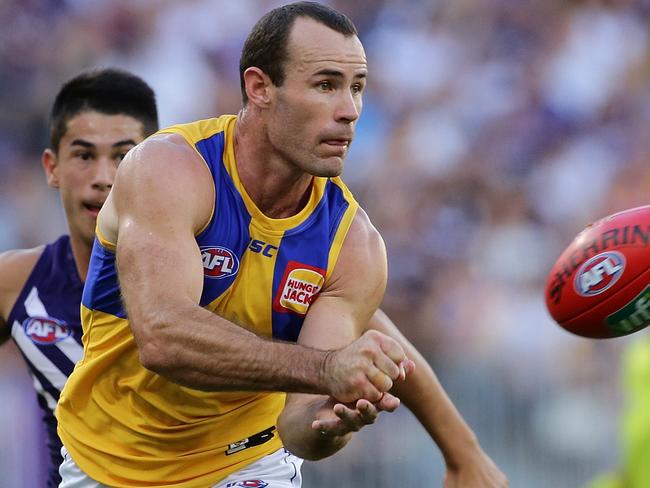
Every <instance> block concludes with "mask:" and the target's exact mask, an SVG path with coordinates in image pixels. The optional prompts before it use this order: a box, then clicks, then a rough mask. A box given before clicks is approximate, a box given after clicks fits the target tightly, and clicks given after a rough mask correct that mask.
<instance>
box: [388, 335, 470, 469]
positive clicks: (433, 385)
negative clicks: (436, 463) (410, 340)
mask: <svg viewBox="0 0 650 488" xmlns="http://www.w3.org/2000/svg"><path fill="white" fill-rule="evenodd" d="M406 354H407V355H408V357H409V358H410V359H412V360H413V361H414V362H415V364H416V368H415V371H414V372H413V373H411V374H410V375H408V376H407V378H406V381H404V382H398V383H396V385H395V386H394V387H393V389H392V391H391V392H392V393H393V394H395V395H396V396H397V397H398V398H399V399H400V400H401V401H402V402H403V404H404V405H406V406H407V407H408V408H409V410H411V411H412V412H413V414H414V415H415V416H416V417H417V419H418V420H419V421H420V423H421V424H422V426H423V427H424V428H425V429H426V430H427V432H428V433H429V435H430V436H431V438H432V439H433V440H434V441H435V443H436V444H437V445H438V447H439V448H440V451H441V452H442V454H443V456H444V458H445V461H446V462H447V464H448V465H455V464H457V463H458V460H459V459H460V458H461V457H463V456H464V455H466V454H467V453H468V451H470V450H474V449H477V448H478V441H477V438H476V435H475V434H474V432H473V431H472V430H471V428H470V427H469V426H468V425H467V423H466V422H465V421H464V419H463V418H462V416H461V415H460V413H459V412H458V410H457V409H456V407H455V406H454V404H453V403H452V401H451V400H450V399H449V396H448V395H447V393H446V392H445V390H444V389H443V387H442V385H441V384H440V382H439V381H438V378H437V377H436V375H435V373H434V371H433V369H432V368H431V367H430V366H429V364H428V363H427V361H426V360H425V359H424V358H423V357H422V356H421V355H420V354H419V353H418V352H417V351H416V350H415V348H413V347H412V346H411V347H410V348H408V349H406Z"/></svg>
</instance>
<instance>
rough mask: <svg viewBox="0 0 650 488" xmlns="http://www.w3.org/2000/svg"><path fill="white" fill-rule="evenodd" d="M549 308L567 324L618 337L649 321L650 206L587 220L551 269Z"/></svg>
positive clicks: (590, 333) (601, 336)
mask: <svg viewBox="0 0 650 488" xmlns="http://www.w3.org/2000/svg"><path fill="white" fill-rule="evenodd" d="M545 298H546V307H547V308H548V311H549V313H550V314H551V317H553V319H554V320H555V321H556V322H557V323H558V324H559V325H560V326H561V327H563V328H564V329H566V330H568V331H569V332H573V333H574V334H577V335H579V336H583V337H591V338H598V339H604V338H610V337H619V336H624V335H627V334H631V333H632V332H636V331H638V330H640V329H643V328H644V327H646V326H647V325H649V324H650V205H647V206H643V207H637V208H632V209H629V210H625V211H623V212H619V213H615V214H612V215H610V216H608V217H605V218H603V219H600V220H598V221H596V222H594V223H593V224H591V225H589V226H588V227H587V228H585V229H584V230H583V231H582V232H580V233H579V234H578V235H577V236H576V237H575V239H574V240H573V241H572V242H571V244H569V245H568V247H567V248H566V249H565V250H564V252H563V253H562V254H561V255H560V257H559V258H558V260H557V261H556V262H555V264H554V265H553V267H552V268H551V271H550V272H549V275H548V278H547V281H546V288H545Z"/></svg>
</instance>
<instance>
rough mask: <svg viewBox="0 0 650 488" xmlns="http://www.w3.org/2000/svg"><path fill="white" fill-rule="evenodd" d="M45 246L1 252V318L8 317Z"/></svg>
mask: <svg viewBox="0 0 650 488" xmlns="http://www.w3.org/2000/svg"><path fill="white" fill-rule="evenodd" d="M43 249H45V246H38V247H35V248H32V249H15V250H11V251H5V252H3V253H0V276H2V279H1V280H0V318H2V319H6V318H7V315H9V312H10V311H11V309H12V308H13V306H14V303H15V301H16V299H17V298H18V295H19V294H20V291H21V290H22V289H23V287H24V286H25V283H26V282H27V279H28V278H29V275H30V274H31V272H32V271H33V269H34V266H36V262H37V261H38V259H39V258H40V257H41V254H43Z"/></svg>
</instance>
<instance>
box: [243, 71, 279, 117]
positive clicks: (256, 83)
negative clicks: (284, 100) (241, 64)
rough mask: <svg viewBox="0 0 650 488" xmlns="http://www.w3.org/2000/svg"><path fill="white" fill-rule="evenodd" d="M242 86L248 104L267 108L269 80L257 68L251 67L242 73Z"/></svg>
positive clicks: (270, 85) (269, 100)
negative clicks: (244, 89)
mask: <svg viewBox="0 0 650 488" xmlns="http://www.w3.org/2000/svg"><path fill="white" fill-rule="evenodd" d="M244 86H245V87H246V95H247V96H248V101H249V103H253V104H254V105H256V106H258V107H262V108H264V107H268V105H269V103H270V102H271V96H270V95H271V87H272V86H273V83H272V82H271V78H269V76H268V75H267V74H266V73H265V72H264V71H262V70H261V69H259V68H256V67H254V66H251V67H250V68H248V69H247V70H246V71H244Z"/></svg>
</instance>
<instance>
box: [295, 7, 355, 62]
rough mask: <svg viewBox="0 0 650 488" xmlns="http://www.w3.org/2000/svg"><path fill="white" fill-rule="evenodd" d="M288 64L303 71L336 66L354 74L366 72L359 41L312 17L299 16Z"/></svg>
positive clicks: (296, 21) (353, 36)
mask: <svg viewBox="0 0 650 488" xmlns="http://www.w3.org/2000/svg"><path fill="white" fill-rule="evenodd" d="M287 50H288V53H289V63H290V64H292V65H293V67H294V68H295V69H297V70H300V71H305V70H306V71H311V70H316V69H319V68H322V67H324V66H327V65H336V66H339V67H342V68H346V69H350V70H353V71H355V72H357V71H359V72H361V71H362V72H364V73H365V70H366V69H367V61H366V53H365V51H364V49H363V45H362V44H361V41H360V40H359V38H358V37H357V36H355V35H351V36H345V35H343V34H341V33H340V32H337V31H335V30H333V29H330V28H329V27H327V26H326V25H324V24H321V23H320V22H317V21H315V20H313V19H311V18H309V17H298V18H297V19H296V20H295V22H294V24H293V26H292V28H291V32H290V35H289V42H288V49H287Z"/></svg>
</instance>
